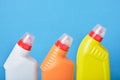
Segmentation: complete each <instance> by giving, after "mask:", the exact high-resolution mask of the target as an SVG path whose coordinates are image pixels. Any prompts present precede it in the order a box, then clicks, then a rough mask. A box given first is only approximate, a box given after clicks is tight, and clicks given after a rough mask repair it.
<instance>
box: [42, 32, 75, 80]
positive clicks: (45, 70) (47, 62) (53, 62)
mask: <svg viewBox="0 0 120 80" xmlns="http://www.w3.org/2000/svg"><path fill="white" fill-rule="evenodd" d="M72 40H73V39H72V37H70V36H69V35H67V34H63V35H62V36H61V37H60V38H59V40H58V41H57V42H56V43H55V44H54V45H53V47H52V48H51V50H50V51H49V53H48V55H47V57H46V58H45V59H44V61H43V63H42V64H41V67H40V68H41V70H42V80H74V63H73V62H72V61H71V60H70V59H68V58H67V57H66V54H67V52H68V49H69V47H70V46H71V44H72Z"/></svg>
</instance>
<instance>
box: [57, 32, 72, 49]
mask: <svg viewBox="0 0 120 80" xmlns="http://www.w3.org/2000/svg"><path fill="white" fill-rule="evenodd" d="M59 41H60V42H61V43H62V44H65V45H66V46H68V47H71V45H72V41H73V38H72V37H71V36H69V35H67V34H66V33H64V34H63V35H62V36H61V37H60V38H59Z"/></svg>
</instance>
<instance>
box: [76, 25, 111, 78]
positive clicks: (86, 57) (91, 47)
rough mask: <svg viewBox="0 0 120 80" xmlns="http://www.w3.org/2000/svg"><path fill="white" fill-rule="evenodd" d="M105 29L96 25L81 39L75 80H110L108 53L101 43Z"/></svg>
mask: <svg viewBox="0 0 120 80" xmlns="http://www.w3.org/2000/svg"><path fill="white" fill-rule="evenodd" d="M105 32H106V29H105V28H104V27H102V26H101V25H99V24H98V25H96V27H95V28H94V29H93V30H92V31H91V32H90V33H89V34H88V35H87V36H86V37H85V38H84V39H83V41H82V43H81V44H80V46H79V48H78V53H77V74H76V75H77V80H110V65H109V53H108V51H107V50H106V49H105V48H104V47H103V46H102V45H101V43H100V42H101V41H102V39H103V37H104V35H105Z"/></svg>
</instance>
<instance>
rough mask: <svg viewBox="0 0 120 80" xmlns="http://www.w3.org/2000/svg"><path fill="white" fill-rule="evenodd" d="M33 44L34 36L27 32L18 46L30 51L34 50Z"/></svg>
mask: <svg viewBox="0 0 120 80" xmlns="http://www.w3.org/2000/svg"><path fill="white" fill-rule="evenodd" d="M33 42H34V36H33V35H32V34H30V33H28V32H26V33H25V34H24V35H23V37H22V38H21V39H20V40H19V41H18V45H19V46H21V47H22V48H23V49H26V50H28V51H30V50H31V48H32V44H33Z"/></svg>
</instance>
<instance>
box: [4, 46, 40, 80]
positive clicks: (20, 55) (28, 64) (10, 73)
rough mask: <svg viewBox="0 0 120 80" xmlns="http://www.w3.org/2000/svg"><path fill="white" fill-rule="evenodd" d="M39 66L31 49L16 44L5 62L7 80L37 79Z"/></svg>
mask: <svg viewBox="0 0 120 80" xmlns="http://www.w3.org/2000/svg"><path fill="white" fill-rule="evenodd" d="M37 66H38V64H37V61H36V60H35V59H33V58H32V57H31V56H30V55H29V51H27V50H25V49H23V48H21V47H20V46H19V45H18V44H16V45H15V47H14V49H13V50H12V52H11V54H10V56H9V57H8V59H7V60H6V62H5V64H4V68H5V74H6V80H37V76H38V75H37V69H38V67H37Z"/></svg>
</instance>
